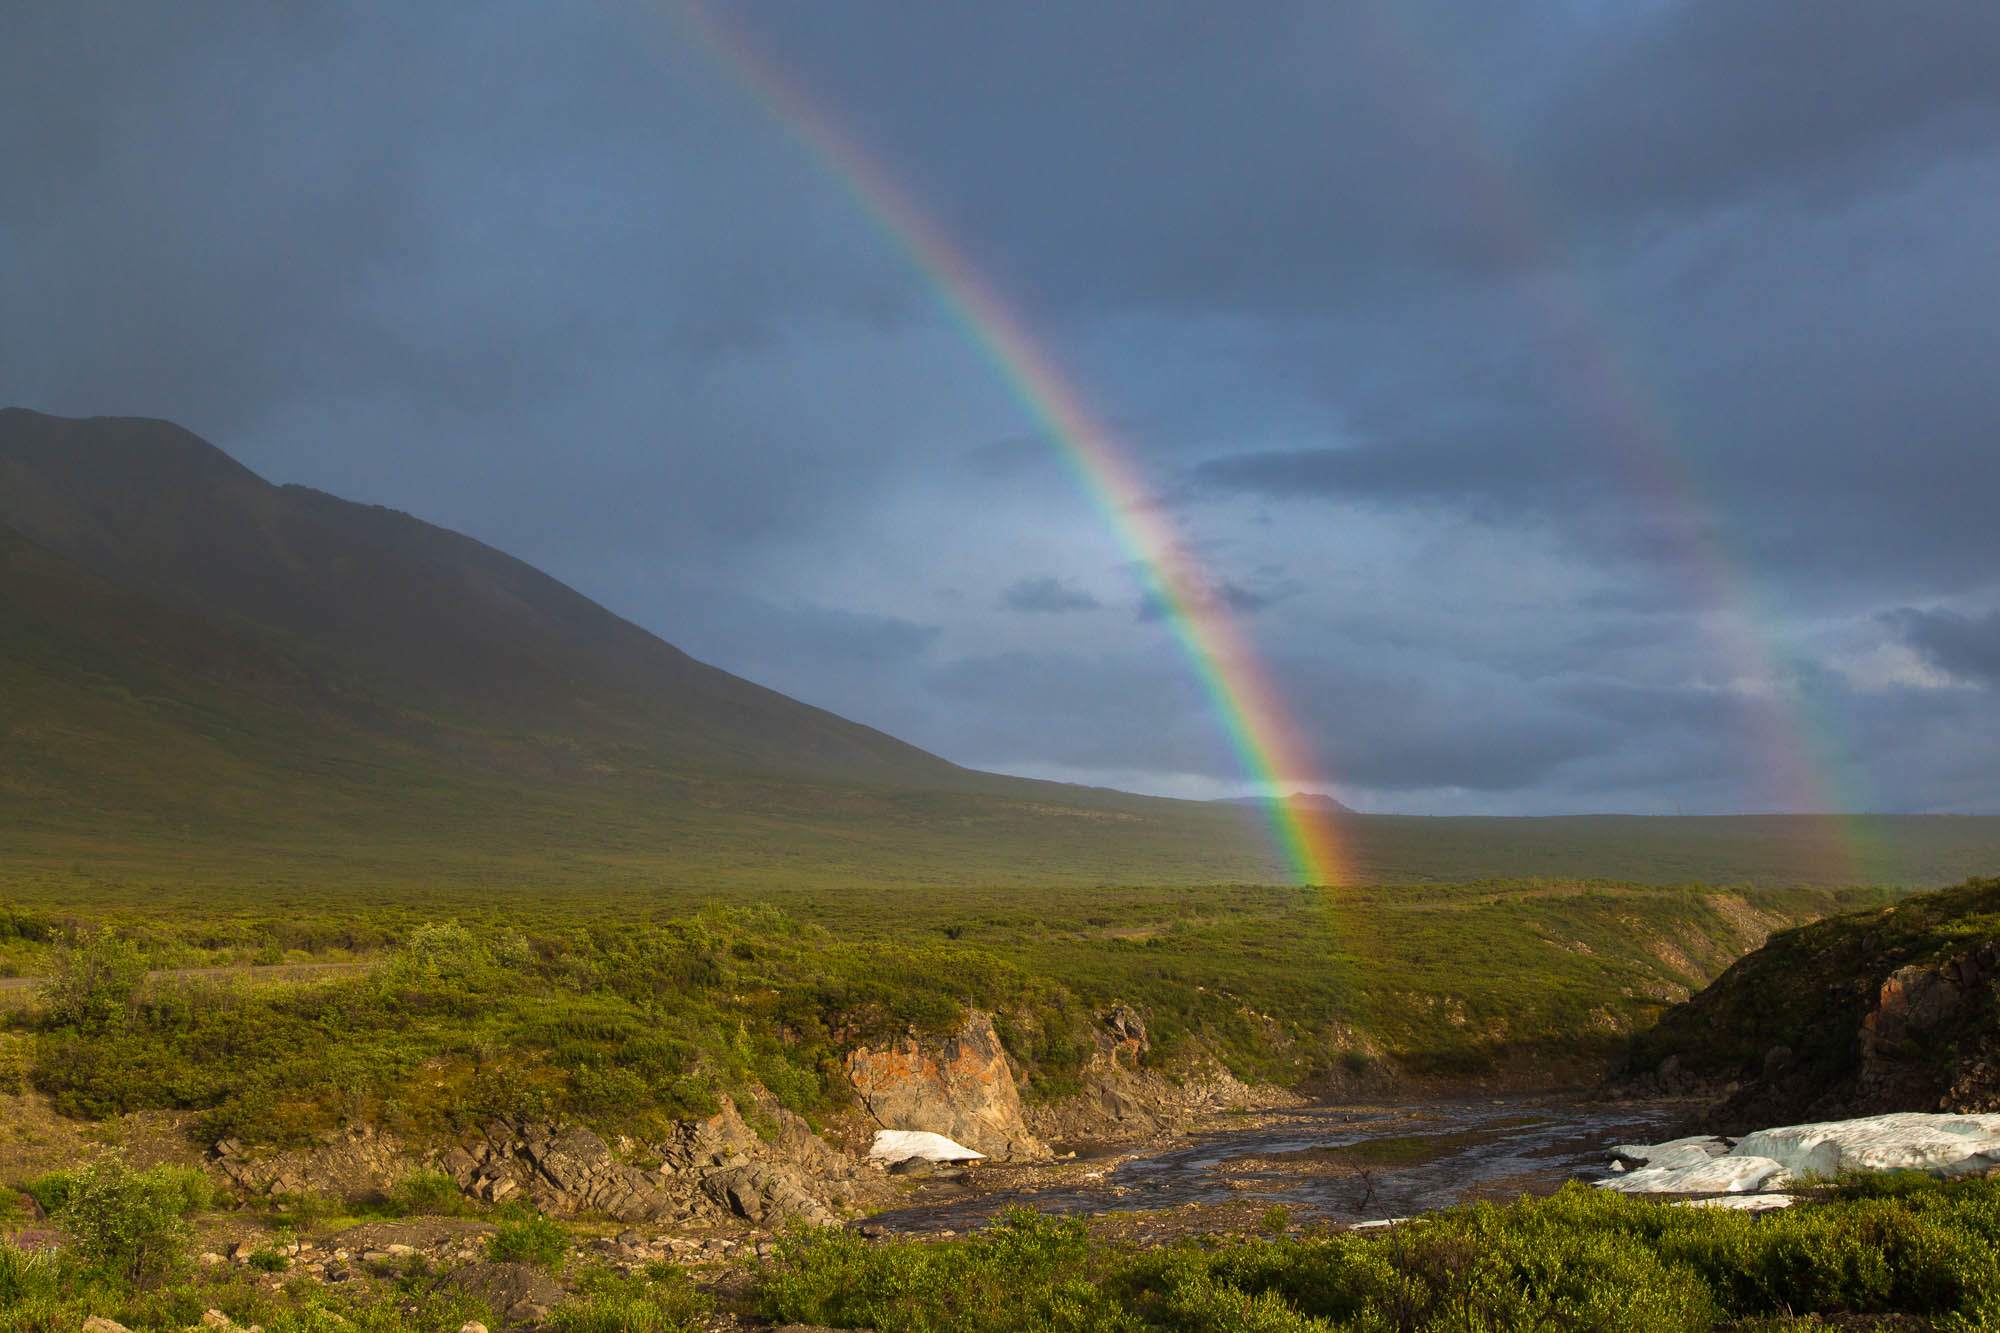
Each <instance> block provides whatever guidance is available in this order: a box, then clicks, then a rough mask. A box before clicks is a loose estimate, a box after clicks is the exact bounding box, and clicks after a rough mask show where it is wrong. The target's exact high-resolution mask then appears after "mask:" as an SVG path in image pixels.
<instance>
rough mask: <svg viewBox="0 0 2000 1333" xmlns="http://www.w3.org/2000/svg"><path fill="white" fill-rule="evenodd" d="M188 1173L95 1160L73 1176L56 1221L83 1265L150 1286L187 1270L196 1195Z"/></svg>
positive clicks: (108, 1160) (124, 1279) (178, 1170)
mask: <svg viewBox="0 0 2000 1333" xmlns="http://www.w3.org/2000/svg"><path fill="white" fill-rule="evenodd" d="M188 1174H189V1173H188V1172H187V1171H185V1170H184V1169H181V1168H174V1167H155V1168H153V1169H152V1170H150V1171H132V1170H130V1169H129V1168H127V1167H126V1165H125V1163H124V1162H123V1161H121V1160H119V1159H118V1158H116V1157H103V1158H99V1159H98V1160H97V1161H95V1162H93V1163H91V1164H90V1165H89V1166H87V1167H84V1168H83V1169H82V1170H81V1171H78V1172H77V1173H76V1179H75V1182H74V1183H73V1185H72V1186H71V1188H70V1191H69V1196H68V1198H67V1199H66V1200H65V1201H64V1203H63V1206H62V1209H61V1210H60V1211H59V1212H57V1213H56V1214H55V1215H54V1220H55V1222H56V1223H57V1225H59V1226H60V1227H61V1228H62V1229H63V1231H64V1232H66V1233H67V1234H68V1235H69V1237H70V1238H71V1239H72V1240H73V1241H74V1242H75V1244H76V1249H77V1252H78V1254H79V1255H80V1256H81V1257H82V1259H83V1260H84V1261H85V1262H86V1263H88V1264H90V1265H91V1266H93V1267H95V1268H98V1269H100V1270H102V1271H103V1272H105V1273H107V1274H110V1275H111V1276H113V1277H116V1278H118V1279H121V1280H123V1281H127V1282H131V1283H134V1284H137V1285H140V1286H151V1285H154V1284H156V1283H158V1282H159V1281H160V1280H161V1279H163V1278H167V1277H170V1276H172V1275H174V1274H175V1273H178V1272H179V1271H181V1270H182V1269H183V1268H185V1267H186V1265H187V1259H188V1255H187V1250H188V1227H187V1222H186V1220H185V1219H186V1214H187V1212H189V1211H191V1210H190V1208H189V1206H188V1205H189V1201H190V1199H191V1197H192V1195H193V1192H194V1191H193V1190H192V1189H191V1187H190V1182H189V1181H188V1179H187V1176H188ZM195 1174H197V1175H198V1174H199V1173H195Z"/></svg>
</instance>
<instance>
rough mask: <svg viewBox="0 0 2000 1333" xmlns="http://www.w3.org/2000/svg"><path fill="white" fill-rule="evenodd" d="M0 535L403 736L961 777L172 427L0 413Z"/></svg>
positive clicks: (442, 541)
mask: <svg viewBox="0 0 2000 1333" xmlns="http://www.w3.org/2000/svg"><path fill="white" fill-rule="evenodd" d="M0 524H4V525H6V526H7V527H9V528H11V529H13V530H14V532H15V533H17V534H19V535H21V536H23V537H26V538H27V539H28V540H30V541H32V542H34V543H35V544H37V545H39V546H41V547H42V548H43V549H45V550H47V551H49V552H51V553H52V554H54V555H56V556H59V557H62V558H63V559H65V560H68V561H70V562H72V563H74V564H75V565H78V566H80V567H82V568H83V569H85V570H88V571H90V572H91V573H94V574H96V575H98V576H99V577H101V578H103V579H104V580H106V581H107V582H109V583H111V584H114V585H117V586H121V587H124V588H127V589H130V590H132V591H134V592H136V593H140V594H142V595H145V596H147V597H150V598H152V599H154V600H156V601H157V602H158V603H160V604H162V605H164V606H169V607H173V608H176V609H179V610H183V611H188V612H193V613H200V614H206V615H208V616H211V617H215V618H217V619H219V620H223V621H226V622H230V623H234V624H236V625H240V626H244V627H246V628H248V629H249V630H251V631H252V632H255V633H260V634H263V635H268V636H270V637H271V639H272V640H273V641H276V642H282V643H285V644H287V645H289V646H290V647H291V648H292V649H293V650H294V651H296V652H297V653H298V654H299V656H300V657H301V659H302V661H305V662H309V663H312V664H315V665H317V666H319V667H321V668H322V669H323V670H324V672H325V673H326V674H328V675H329V676H335V677H339V678H342V679H345V680H348V681H351V682H352V683H353V685H354V688H355V689H356V690H357V691H360V692H363V693H365V694H367V695H369V696H372V697H373V698H374V699H376V700H377V701H379V702H380V704H381V706H382V707H384V708H386V709H387V710H389V712H391V713H393V714H395V715H396V716H398V717H400V718H401V719H402V720H403V721H404V723H405V724H406V725H405V730H411V729H423V728H425V727H430V728H457V729H463V730H465V731H468V732H474V733H478V732H492V731H500V732H504V733H507V734H523V733H525V734H527V735H532V736H543V737H553V736H560V737H562V738H564V740H563V743H564V744H565V745H569V744H573V743H578V742H582V743H585V744H587V745H589V746H591V747H592V748H593V749H594V751H595V758H596V760H597V762H599V763H605V764H613V765H616V764H618V763H619V762H621V761H620V760H619V759H618V758H617V757H616V756H617V754H618V751H619V750H620V748H621V747H634V746H636V747H639V748H640V750H642V751H643V753H644V757H643V759H642V758H640V757H639V756H636V755H635V756H632V757H631V758H630V759H628V760H626V761H625V762H659V763H663V764H667V765H669V766H684V767H696V768H701V769H704V770H707V769H722V770H725V771H733V772H741V773H758V774H792V775H812V776H820V777H833V776H839V777H864V778H873V779H898V780H904V781H912V782H922V783H927V784H938V783H947V784H948V783H952V782H956V781H962V780H963V779H964V778H965V777H966V776H967V775H965V774H964V773H963V770H959V769H957V768H956V767H955V766H954V765H951V764H948V763H946V762H945V761H944V760H942V759H939V758H937V757H936V756H934V755H930V754H927V753H925V752H924V751H922V750H919V749H917V748H916V747H915V746H911V745H906V744H904V743H902V742H900V741H897V740H895V739H893V738H891V737H889V736H885V735H883V734H882V733H881V732H878V731H874V730H872V729H870V728H868V727H863V726H860V725H858V724H856V723H853V722H849V721H847V720H845V719H843V718H840V717H836V716H835V715H833V714H832V713H828V712H825V711H824V710H821V709H816V708H812V707H809V706H807V705H805V704H801V703H799V702H797V701H796V700H793V699H789V698H787V697H785V696H784V695H781V694H778V693H776V692H774V691H772V690H767V689H764V688H763V687H761V686H758V685H753V684H751V683H750V682H748V681H745V680H741V679H739V678H737V677H735V676H732V675H730V674H728V673H727V672H724V671H719V670H717V669H715V668H714V667H710V666H705V665H703V664H702V663H700V662H697V661H695V660H694V659H693V658H691V657H689V656H687V655H686V654H685V653H682V652H680V651H679V650H678V649H676V648H674V647H672V646H670V645H668V644H666V643H663V642H661V641H660V640H659V639H657V638H655V637H654V636H653V635H651V634H648V633H647V632H646V631H644V630H642V629H640V628H639V627H638V626H636V625H633V624H631V623H630V622H628V621H625V620H621V619H619V618H618V617H617V616H614V615H612V614H611V613H610V612H608V611H606V610H604V609H603V608H602V607H600V606H598V605H596V604H595V603H594V602H591V601H590V600H588V599H587V598H585V597H583V596H581V595H580V594H578V593H576V592H574V591H573V590H571V589H569V588H567V587H565V586H563V585H562V584H560V583H558V582H556V581H555V580H554V579H551V578H549V577H548V576H547V575H545V574H542V573H540V572H539V571H537V570H535V569H533V568H531V567H529V566H528V565H526V564H523V563H522V562H521V561H519V560H516V559H514V558H513V557H511V556H508V555H505V554H503V553H501V552H499V551H496V550H494V549H492V548H491V547H489V546H486V545H483V544H482V543H480V542H477V541H474V540H472V539H471V538H469V537H463V536H460V535H459V534H457V533H454V532H448V531H446V530H444V529H442V528H437V527H433V526H432V525H430V524H428V523H424V522H422V521H420V520H418V519H415V518H412V517H410V516H409V515H408V514H403V513H400V512H397V511H395V510H392V509H384V508H380V507H376V506H371V505H360V504H354V503H351V502H349V501H346V500H341V499H337V498H335V497H333V496H330V495H326V494H323V493H321V492H319V491H315V490H310V489H307V488H305V487H300V486H274V485H271V484H270V483H268V482H266V481H264V480H262V479H261V478H259V477H258V476H257V475H256V474H254V473H252V472H251V471H249V470H248V469H247V468H245V467H243V466H242V465H241V464H239V463H237V462H236V461H235V460H233V459H231V458H230V457H229V456H228V455H226V454H224V453H223V452H222V451H221V450H219V449H217V448H215V447H214V446H213V445H211V444H208V443H207V442H206V441H204V440H201V439H200V438H198V437H197V436H195V435H192V434H190V433H189V432H187V431H185V430H182V429H180V428H179V427H176V426H173V425H170V424H168V423H166V422H161V421H147V420H134V419H111V420H91V421H66V420H62V419H60V418H55V417H47V416H42V415H39V414H36V413H32V412H26V411H22V410H20V409H9V410H5V411H0Z"/></svg>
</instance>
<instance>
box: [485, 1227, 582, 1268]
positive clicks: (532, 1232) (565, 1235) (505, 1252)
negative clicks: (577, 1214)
mask: <svg viewBox="0 0 2000 1333" xmlns="http://www.w3.org/2000/svg"><path fill="white" fill-rule="evenodd" d="M568 1256H569V1232H567V1231H565V1230H563V1228H562V1225H561V1224H560V1223H557V1222H552V1221H550V1220H549V1219H548V1218H546V1217H542V1216H540V1215H538V1214H536V1215H530V1216H527V1217H520V1218H511V1219H508V1220H506V1221H503V1222H501V1223H500V1225H499V1227H498V1229H496V1230H495V1231H494V1233H493V1239H492V1240H490V1241H488V1242H487V1243H486V1257H487V1258H488V1259H490V1260H492V1261H493V1262H494V1263H496V1264H507V1263H518V1264H538V1265H540V1266H541V1267H543V1268H546V1269H548V1270H549V1271H550V1272H557V1271H559V1270H560V1269H561V1268H562V1266H563V1260H564V1259H566V1258H567V1257H568Z"/></svg>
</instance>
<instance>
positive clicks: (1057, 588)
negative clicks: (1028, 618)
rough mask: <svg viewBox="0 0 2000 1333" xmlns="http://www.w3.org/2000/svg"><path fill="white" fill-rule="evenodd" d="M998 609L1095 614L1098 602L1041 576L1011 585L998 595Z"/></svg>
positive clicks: (1081, 592) (1045, 576)
mask: <svg viewBox="0 0 2000 1333" xmlns="http://www.w3.org/2000/svg"><path fill="white" fill-rule="evenodd" d="M1000 606H1001V609H1002V610H1006V611H1030V612H1052V613H1060V612H1064V611H1094V610H1096V609H1097V599H1096V598H1095V597H1092V596H1091V595H1090V594H1089V593H1087V592H1085V591H1084V590H1083V589H1081V588H1072V587H1070V586H1069V585H1068V584H1066V583H1064V582H1063V581H1062V580H1060V579H1058V578H1055V577H1053V576H1051V575H1048V574H1043V575H1040V576H1038V577H1035V578H1026V579H1022V580H1021V581H1020V582H1018V583H1014V584H1010V585H1009V586H1008V588H1007V590H1006V591H1005V592H1003V593H1001V594H1000Z"/></svg>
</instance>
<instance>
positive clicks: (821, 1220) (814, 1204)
mask: <svg viewBox="0 0 2000 1333" xmlns="http://www.w3.org/2000/svg"><path fill="white" fill-rule="evenodd" d="M701 1188H702V1191H703V1192H704V1193H705V1194H707V1195H708V1196H709V1197H710V1198H711V1199H713V1200H715V1201H716V1202H717V1203H719V1204H721V1205H722V1206H723V1207H725V1208H727V1209H728V1210H729V1211H730V1212H732V1213H735V1214H736V1215H737V1216H738V1217H741V1218H744V1219H745V1220H747V1221H751V1222H755V1223H757V1224H759V1225H760V1226H766V1227H772V1228H776V1227H781V1226H784V1225H785V1224H786V1223H788V1222H793V1221H798V1222H803V1223H805V1224H806V1225H807V1226H815V1227H822V1226H831V1225H833V1224H834V1223H835V1222H836V1221H837V1220H838V1219H836V1218H835V1217H834V1215H833V1213H832V1212H831V1211H830V1210H829V1209H828V1208H827V1206H826V1205H825V1204H824V1203H821V1202H820V1201H819V1200H818V1199H817V1198H815V1197H814V1196H813V1193H812V1191H811V1190H809V1189H808V1188H807V1187H806V1184H805V1181H804V1180H803V1179H801V1178H800V1176H799V1175H798V1173H797V1172H795V1171H791V1170H789V1169H787V1168H785V1167H781V1166H773V1165H771V1164H770V1163H767V1162H744V1163H742V1164H741V1165H737V1166H722V1167H717V1168H715V1169H714V1170H712V1171H709V1172H706V1173H704V1174H703V1176H702V1178H701Z"/></svg>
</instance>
